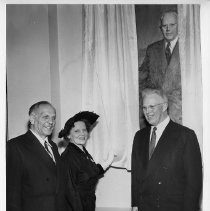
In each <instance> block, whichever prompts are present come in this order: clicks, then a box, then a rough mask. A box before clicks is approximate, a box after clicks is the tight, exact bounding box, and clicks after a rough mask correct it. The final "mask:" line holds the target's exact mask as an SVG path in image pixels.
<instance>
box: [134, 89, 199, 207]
mask: <svg viewBox="0 0 210 211" xmlns="http://www.w3.org/2000/svg"><path fill="white" fill-rule="evenodd" d="M142 99H143V113H144V116H145V118H146V120H147V122H148V123H149V125H150V126H148V127H145V128H143V129H141V130H139V131H137V133H136V134H135V137H134V142H133V150H132V169H131V175H132V180H131V181H132V186H131V187H132V189H131V190H132V208H133V209H132V210H133V211H198V210H200V209H199V201H200V195H201V190H202V161H201V153H200V148H199V144H198V141H197V137H196V135H195V133H194V131H193V130H191V129H189V128H187V127H184V126H182V125H180V124H177V123H175V122H173V121H172V120H170V118H169V116H168V113H167V109H168V99H167V96H166V95H165V94H164V92H163V91H162V90H160V89H145V90H143V91H142Z"/></svg>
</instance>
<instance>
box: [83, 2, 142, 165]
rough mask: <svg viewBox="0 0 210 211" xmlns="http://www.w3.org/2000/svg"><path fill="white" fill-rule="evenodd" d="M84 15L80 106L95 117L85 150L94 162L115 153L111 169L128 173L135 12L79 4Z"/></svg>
mask: <svg viewBox="0 0 210 211" xmlns="http://www.w3.org/2000/svg"><path fill="white" fill-rule="evenodd" d="M83 12H84V16H83V21H84V22H83V23H84V24H83V30H84V31H83V35H84V37H83V69H82V84H83V88H82V106H83V110H89V111H94V112H96V113H97V114H99V115H100V118H99V119H98V124H97V125H96V126H95V128H94V129H93V131H92V133H91V137H90V139H89V141H88V144H87V148H88V150H89V152H90V153H91V154H92V155H93V157H94V159H95V161H97V162H100V161H103V160H104V159H106V157H107V154H108V152H110V151H111V150H114V152H115V153H116V154H117V158H116V159H115V162H114V163H113V166H115V167H120V168H127V169H130V156H131V148H132V141H133V137H134V134H135V132H136V131H137V130H138V129H139V100H138V56H137V37H136V22H135V8H134V5H84V7H83Z"/></svg>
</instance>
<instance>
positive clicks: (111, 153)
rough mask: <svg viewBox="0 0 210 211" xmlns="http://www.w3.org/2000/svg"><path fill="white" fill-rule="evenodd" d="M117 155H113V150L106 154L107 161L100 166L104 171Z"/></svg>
mask: <svg viewBox="0 0 210 211" xmlns="http://www.w3.org/2000/svg"><path fill="white" fill-rule="evenodd" d="M116 157H117V155H116V154H115V153H114V151H113V150H111V151H110V152H109V153H108V156H107V160H105V161H104V162H102V163H101V166H102V168H103V169H104V170H106V169H107V168H108V167H109V166H110V165H111V164H112V163H113V161H114V158H116Z"/></svg>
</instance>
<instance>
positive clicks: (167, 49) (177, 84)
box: [139, 10, 182, 126]
mask: <svg viewBox="0 0 210 211" xmlns="http://www.w3.org/2000/svg"><path fill="white" fill-rule="evenodd" d="M159 28H160V30H161V33H162V37H163V39H161V40H159V41H156V42H154V43H152V44H150V45H148V47H147V49H146V55H145V57H144V60H143V62H142V64H141V66H140V67H139V89H140V92H141V91H142V90H143V89H144V88H146V87H151V88H161V89H163V90H164V91H165V92H166V94H167V95H168V100H169V116H170V118H171V119H172V120H174V121H175V122H177V123H182V105H181V95H182V94H181V71H180V59H179V41H178V25H177V12H176V11H175V10H168V11H164V12H163V13H162V15H161V17H160V23H159ZM141 104H142V99H141V97H140V105H141ZM141 117H143V113H141V115H140V121H141V123H142V120H141ZM142 125H144V123H142V124H141V126H142Z"/></svg>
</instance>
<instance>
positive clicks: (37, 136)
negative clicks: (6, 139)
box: [30, 129, 52, 147]
mask: <svg viewBox="0 0 210 211" xmlns="http://www.w3.org/2000/svg"><path fill="white" fill-rule="evenodd" d="M30 131H31V132H32V133H33V134H34V135H35V136H36V138H37V139H38V140H39V142H40V143H41V144H42V146H44V142H45V141H46V142H47V144H48V145H49V146H50V147H52V146H51V144H50V143H49V141H48V137H46V138H45V139H43V138H42V137H41V136H40V135H39V134H37V133H36V132H35V131H34V130H32V129H30Z"/></svg>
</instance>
